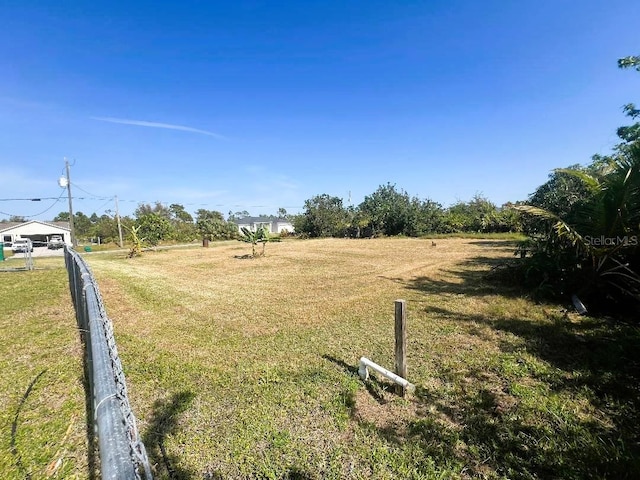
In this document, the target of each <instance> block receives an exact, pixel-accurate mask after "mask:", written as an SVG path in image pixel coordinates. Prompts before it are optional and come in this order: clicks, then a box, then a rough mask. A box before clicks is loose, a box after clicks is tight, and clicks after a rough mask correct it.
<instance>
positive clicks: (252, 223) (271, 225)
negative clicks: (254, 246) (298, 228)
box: [233, 217, 294, 233]
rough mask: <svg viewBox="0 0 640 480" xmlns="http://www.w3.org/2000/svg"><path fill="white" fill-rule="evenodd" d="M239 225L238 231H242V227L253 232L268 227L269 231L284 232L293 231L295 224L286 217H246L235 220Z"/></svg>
mask: <svg viewBox="0 0 640 480" xmlns="http://www.w3.org/2000/svg"><path fill="white" fill-rule="evenodd" d="M233 223H235V224H236V225H238V231H242V227H245V228H247V229H249V230H251V231H252V232H255V231H256V230H257V229H258V228H262V227H266V228H267V230H269V233H282V232H284V231H287V232H290V233H293V231H294V230H293V224H292V223H291V222H290V221H289V220H287V219H286V218H276V219H273V220H270V219H268V218H265V217H244V218H239V219H236V220H234V221H233Z"/></svg>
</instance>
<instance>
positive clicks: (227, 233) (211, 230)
mask: <svg viewBox="0 0 640 480" xmlns="http://www.w3.org/2000/svg"><path fill="white" fill-rule="evenodd" d="M196 228H197V230H198V232H199V233H200V235H201V236H202V238H203V239H207V240H229V239H233V238H236V237H237V235H238V230H237V227H236V225H235V224H233V223H230V222H227V221H225V219H224V217H223V216H222V213H220V212H217V211H215V210H205V209H204V208H201V209H200V210H198V211H197V212H196Z"/></svg>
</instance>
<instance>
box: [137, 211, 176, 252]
mask: <svg viewBox="0 0 640 480" xmlns="http://www.w3.org/2000/svg"><path fill="white" fill-rule="evenodd" d="M136 227H138V233H139V234H140V235H142V236H143V237H144V238H145V239H146V240H147V242H149V244H150V245H152V246H155V245H158V243H159V242H160V241H161V240H165V239H167V238H169V236H170V234H171V233H172V232H173V226H172V225H171V223H170V222H169V220H167V219H166V218H165V217H163V216H161V215H160V214H158V213H145V214H143V215H142V216H140V217H138V218H137V219H136Z"/></svg>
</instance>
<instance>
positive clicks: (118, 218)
mask: <svg viewBox="0 0 640 480" xmlns="http://www.w3.org/2000/svg"><path fill="white" fill-rule="evenodd" d="M116 221H117V222H118V236H119V237H120V248H122V247H123V246H124V243H123V242H122V224H121V223H120V211H119V210H118V196H117V195H116Z"/></svg>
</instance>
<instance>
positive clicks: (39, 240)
mask: <svg viewBox="0 0 640 480" xmlns="http://www.w3.org/2000/svg"><path fill="white" fill-rule="evenodd" d="M54 235H60V236H61V237H62V239H63V240H64V243H66V244H67V245H71V229H70V228H69V222H42V221H40V220H31V221H29V222H18V223H16V222H0V242H3V243H4V246H5V247H10V246H11V244H13V242H14V241H16V240H17V239H18V238H30V239H31V241H32V242H33V245H34V246H41V245H46V244H47V242H49V240H50V239H51V237H52V236H54Z"/></svg>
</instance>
